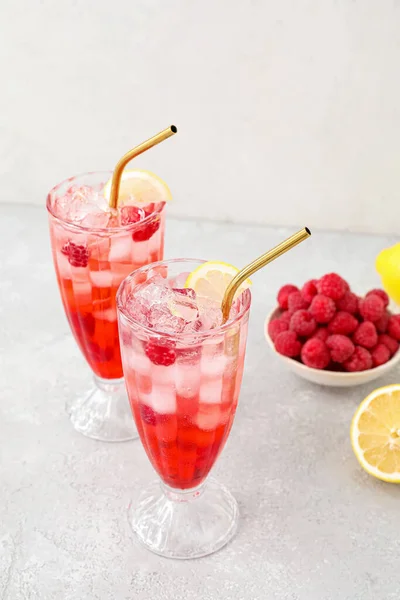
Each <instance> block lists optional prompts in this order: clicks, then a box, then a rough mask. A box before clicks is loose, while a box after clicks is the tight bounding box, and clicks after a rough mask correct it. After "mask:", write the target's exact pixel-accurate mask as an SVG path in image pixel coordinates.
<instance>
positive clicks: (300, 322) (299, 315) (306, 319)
mask: <svg viewBox="0 0 400 600" xmlns="http://www.w3.org/2000/svg"><path fill="white" fill-rule="evenodd" d="M316 328H317V323H316V322H315V319H314V317H313V316H312V315H311V314H310V313H309V312H308V311H307V310H305V309H300V310H297V311H296V312H295V313H293V315H292V318H291V319H290V329H291V330H292V331H294V332H295V333H297V335H299V336H301V337H309V336H310V335H311V334H313V333H314V331H315V330H316Z"/></svg>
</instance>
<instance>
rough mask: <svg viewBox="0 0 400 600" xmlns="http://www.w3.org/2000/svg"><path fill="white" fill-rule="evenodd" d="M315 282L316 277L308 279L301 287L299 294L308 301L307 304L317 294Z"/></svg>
mask: <svg viewBox="0 0 400 600" xmlns="http://www.w3.org/2000/svg"><path fill="white" fill-rule="evenodd" d="M317 282H318V280H317V279H310V281H306V283H305V284H304V285H303V287H302V288H301V295H302V296H303V298H304V300H306V302H308V303H309V304H310V303H311V301H312V299H313V298H314V296H316V295H317V294H318V290H317Z"/></svg>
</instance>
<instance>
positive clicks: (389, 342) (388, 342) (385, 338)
mask: <svg viewBox="0 0 400 600" xmlns="http://www.w3.org/2000/svg"><path fill="white" fill-rule="evenodd" d="M378 344H384V345H385V346H386V348H388V350H389V352H390V355H391V356H393V354H396V352H397V350H398V349H399V342H398V341H397V340H395V339H394V338H392V337H390V335H387V334H386V333H382V334H381V335H379V336H378Z"/></svg>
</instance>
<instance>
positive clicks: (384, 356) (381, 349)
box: [371, 344, 390, 367]
mask: <svg viewBox="0 0 400 600" xmlns="http://www.w3.org/2000/svg"><path fill="white" fill-rule="evenodd" d="M371 356H372V364H373V365H374V367H379V366H380V365H384V364H385V363H387V361H388V360H389V359H390V350H389V348H388V347H387V346H385V344H378V345H377V346H375V348H373V349H372V350H371Z"/></svg>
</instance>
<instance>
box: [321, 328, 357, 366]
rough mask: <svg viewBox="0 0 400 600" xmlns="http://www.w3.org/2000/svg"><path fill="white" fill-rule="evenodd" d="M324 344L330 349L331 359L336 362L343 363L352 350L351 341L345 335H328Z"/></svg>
mask: <svg viewBox="0 0 400 600" xmlns="http://www.w3.org/2000/svg"><path fill="white" fill-rule="evenodd" d="M326 345H327V346H328V348H329V350H330V351H331V359H332V360H333V361H334V362H337V363H343V362H344V361H345V360H347V359H348V358H350V356H351V355H352V354H353V352H354V344H353V342H352V341H351V339H350V338H348V337H346V336H345V335H340V334H337V335H330V336H329V337H328V339H327V340H326Z"/></svg>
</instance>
